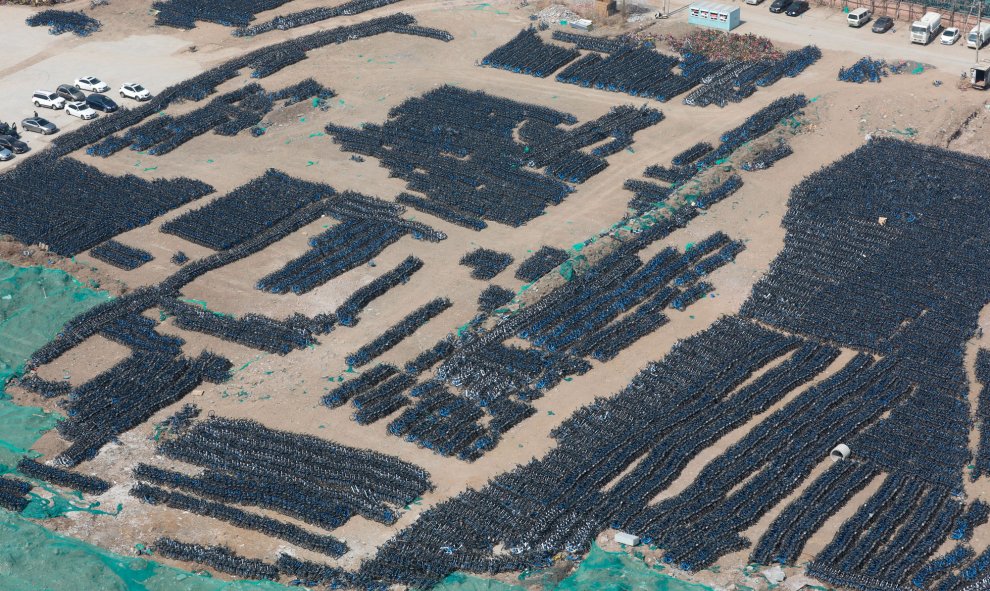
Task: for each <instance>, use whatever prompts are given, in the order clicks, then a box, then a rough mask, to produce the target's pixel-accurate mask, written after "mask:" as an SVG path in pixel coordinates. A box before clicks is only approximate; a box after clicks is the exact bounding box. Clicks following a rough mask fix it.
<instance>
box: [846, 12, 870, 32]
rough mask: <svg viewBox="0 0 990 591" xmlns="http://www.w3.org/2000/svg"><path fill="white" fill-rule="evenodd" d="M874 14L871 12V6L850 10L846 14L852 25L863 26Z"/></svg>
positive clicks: (847, 20)
mask: <svg viewBox="0 0 990 591" xmlns="http://www.w3.org/2000/svg"><path fill="white" fill-rule="evenodd" d="M871 16H873V14H872V13H871V12H870V9H869V8H857V9H856V10H854V11H852V12H850V13H849V14H847V15H846V22H847V23H849V26H850V27H857V28H858V27H862V26H863V25H865V24H866V23H867V21H869V20H870V17H871Z"/></svg>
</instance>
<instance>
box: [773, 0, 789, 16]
mask: <svg viewBox="0 0 990 591" xmlns="http://www.w3.org/2000/svg"><path fill="white" fill-rule="evenodd" d="M792 2H794V0H773V4H771V5H770V12H773V13H775V14H777V13H781V12H784V11H785V10H787V9H788V8H789V7H790V5H791V3H792Z"/></svg>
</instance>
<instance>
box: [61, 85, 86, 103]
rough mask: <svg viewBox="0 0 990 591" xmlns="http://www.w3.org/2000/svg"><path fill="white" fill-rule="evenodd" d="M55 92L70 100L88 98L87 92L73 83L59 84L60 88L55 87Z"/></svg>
mask: <svg viewBox="0 0 990 591" xmlns="http://www.w3.org/2000/svg"><path fill="white" fill-rule="evenodd" d="M55 94H57V95H59V96H60V97H62V98H64V99H65V100H66V101H68V102H72V101H84V100H86V93H84V92H83V91H81V90H79V89H78V88H76V87H75V86H73V85H71V84H59V85H58V88H56V89H55Z"/></svg>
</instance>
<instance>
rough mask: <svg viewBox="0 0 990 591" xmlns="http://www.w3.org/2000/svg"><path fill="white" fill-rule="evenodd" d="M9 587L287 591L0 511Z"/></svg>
mask: <svg viewBox="0 0 990 591" xmlns="http://www.w3.org/2000/svg"><path fill="white" fill-rule="evenodd" d="M0 539H2V540H3V543H2V544H0V581H3V585H2V587H3V589H4V591H42V590H44V591H248V590H251V591H285V590H286V589H287V588H286V587H283V586H282V585H277V584H275V583H270V582H247V581H235V582H225V581H220V580H217V579H212V578H210V577H205V576H200V575H193V574H191V573H187V572H183V571H181V570H179V569H176V568H172V567H168V566H163V565H161V564H158V563H155V562H152V561H150V560H144V559H142V558H137V557H125V556H118V555H116V554H112V553H110V552H107V551H106V550H103V549H101V548H98V547H96V546H92V545H90V544H87V543H85V542H80V541H78V540H73V539H70V538H66V537H63V536H60V535H58V534H55V533H52V532H50V531H48V530H47V529H45V528H43V527H41V526H40V525H36V524H34V523H32V522H30V521H28V520H26V519H24V518H22V517H19V516H17V515H14V514H13V513H10V512H8V511H4V510H0Z"/></svg>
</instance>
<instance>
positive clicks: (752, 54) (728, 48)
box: [663, 27, 784, 62]
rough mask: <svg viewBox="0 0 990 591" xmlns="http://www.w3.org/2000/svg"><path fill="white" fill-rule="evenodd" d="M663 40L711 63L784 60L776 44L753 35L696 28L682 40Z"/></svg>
mask: <svg viewBox="0 0 990 591" xmlns="http://www.w3.org/2000/svg"><path fill="white" fill-rule="evenodd" d="M663 40H664V42H665V43H666V44H667V46H668V47H670V48H671V49H672V50H674V51H675V52H677V53H680V54H685V53H699V54H702V55H704V56H706V57H707V58H708V59H710V60H712V61H721V62H730V61H743V62H753V61H761V60H771V61H774V60H779V59H781V58H782V57H784V54H783V52H781V51H780V50H779V49H777V48H776V47H774V44H773V41H771V40H770V39H769V38H767V37H762V36H760V35H754V34H753V33H746V34H744V35H740V34H738V33H726V32H725V31H717V30H715V29H705V28H700V27H697V28H694V29H693V30H692V31H691V32H690V33H688V34H687V35H684V36H683V37H678V36H675V35H666V36H664V37H663Z"/></svg>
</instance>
